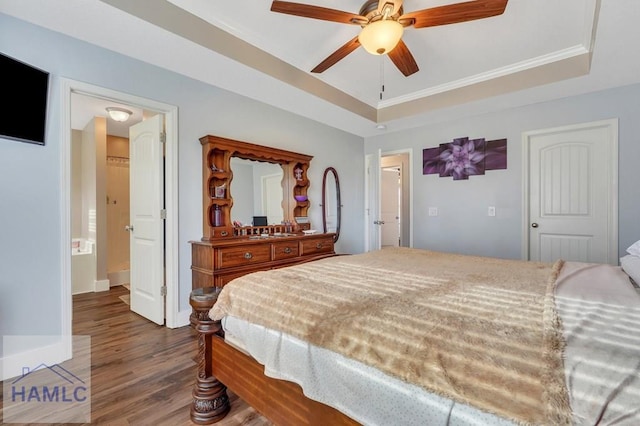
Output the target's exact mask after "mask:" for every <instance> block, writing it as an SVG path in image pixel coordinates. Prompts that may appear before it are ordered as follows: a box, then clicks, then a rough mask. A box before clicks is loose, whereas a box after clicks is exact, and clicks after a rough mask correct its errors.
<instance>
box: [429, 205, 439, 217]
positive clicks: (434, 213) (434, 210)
mask: <svg viewBox="0 0 640 426" xmlns="http://www.w3.org/2000/svg"><path fill="white" fill-rule="evenodd" d="M429 216H438V208H437V207H429Z"/></svg>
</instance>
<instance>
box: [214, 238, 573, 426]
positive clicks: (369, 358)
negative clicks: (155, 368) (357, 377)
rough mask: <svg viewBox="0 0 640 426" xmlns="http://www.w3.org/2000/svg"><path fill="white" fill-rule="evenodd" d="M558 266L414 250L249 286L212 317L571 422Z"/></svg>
mask: <svg viewBox="0 0 640 426" xmlns="http://www.w3.org/2000/svg"><path fill="white" fill-rule="evenodd" d="M561 267H562V262H557V263H556V264H553V265H552V264H546V263H535V262H524V261H516V260H503V259H493V258H483V257H474V256H463V255H452V254H444V253H438V252H431V251H426V250H416V249H407V248H398V249H384V250H380V251H377V252H371V253H366V254H361V255H353V256H339V257H334V258H330V259H325V260H321V261H316V262H312V263H307V264H302V265H296V266H293V267H289V268H284V269H280V270H274V271H264V272H257V273H254V274H250V275H247V276H244V277H241V278H238V279H236V280H234V281H232V282H231V283H229V284H227V285H226V286H225V288H224V289H223V291H222V293H221V294H220V297H219V298H218V302H217V303H216V305H215V306H214V307H213V309H212V310H211V313H210V316H211V317H212V318H214V319H221V318H222V317H224V316H225V315H232V316H236V317H238V318H241V319H244V320H247V321H250V322H254V323H257V324H260V325H263V326H265V327H269V328H272V329H275V330H280V331H282V332H285V333H288V334H290V335H292V336H295V337H297V338H300V339H302V340H306V341H308V342H310V343H312V344H314V345H317V346H320V347H324V348H327V349H330V350H332V351H334V352H337V353H340V354H342V355H345V356H348V357H351V358H354V359H356V360H358V361H360V362H363V363H365V364H368V365H371V366H373V367H376V368H378V369H380V370H382V371H384V372H385V373H387V374H390V375H393V376H395V377H398V378H400V379H402V380H405V381H407V382H409V383H413V384H415V385H418V386H421V387H423V388H425V389H427V390H428V391H430V392H434V393H437V394H439V395H442V396H445V397H448V398H451V399H453V400H455V401H458V402H462V403H466V404H469V405H472V406H475V407H478V408H480V409H482V410H485V411H487V412H491V413H494V414H497V415H499V416H502V417H505V418H507V419H510V420H513V421H515V422H517V423H521V424H554V425H560V424H570V423H571V411H570V408H569V403H568V397H567V392H566V386H565V381H564V370H563V364H562V350H563V347H564V343H563V339H562V330H561V326H560V322H559V319H558V317H557V314H556V311H555V307H554V300H553V290H554V286H555V281H556V277H557V274H558V272H559V270H560V268H561Z"/></svg>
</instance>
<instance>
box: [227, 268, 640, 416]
mask: <svg viewBox="0 0 640 426" xmlns="http://www.w3.org/2000/svg"><path fill="white" fill-rule="evenodd" d="M555 296H556V307H557V310H558V314H559V316H560V318H561V320H562V323H563V335H564V338H565V341H566V347H565V368H564V371H565V376H566V383H567V387H568V392H569V399H570V403H571V408H572V411H573V423H574V424H595V423H598V422H600V423H601V424H613V423H616V424H629V425H631V424H640V407H639V404H638V402H637V401H640V326H639V324H640V297H639V296H638V294H637V293H636V292H635V291H634V289H633V287H632V286H631V284H630V282H629V279H628V277H627V275H626V274H624V272H623V271H621V270H620V268H618V267H613V266H609V265H593V264H584V263H576V262H567V263H566V264H565V266H564V267H563V269H562V271H561V273H560V276H559V277H558V284H557V286H556V295H555ZM223 327H224V328H225V332H226V339H227V341H228V342H230V343H231V344H233V345H235V346H237V347H240V348H241V349H242V350H244V351H245V352H247V353H248V354H250V355H251V356H253V357H254V358H255V359H256V360H257V361H258V362H260V363H261V364H263V365H264V366H265V374H267V375H268V376H271V377H274V378H279V379H284V380H289V381H292V382H295V383H298V384H299V385H301V387H302V388H303V390H304V393H305V395H307V396H308V397H309V398H312V399H314V400H317V401H320V402H323V403H325V404H327V405H330V406H332V407H334V408H336V409H338V410H340V411H342V412H343V413H345V414H347V415H348V416H350V417H351V418H353V419H355V420H357V421H359V422H360V423H362V424H366V425H389V424H403V425H411V424H416V425H418V424H419V425H424V424H429V425H510V424H513V423H511V422H510V421H509V420H506V419H504V418H502V417H499V416H496V415H493V414H489V413H486V412H484V411H481V410H479V409H477V408H474V407H471V406H469V405H466V404H463V403H460V402H454V401H452V400H450V399H448V398H445V397H442V396H439V395H436V394H434V393H430V392H428V391H426V390H425V389H424V388H422V387H418V386H415V385H412V384H410V383H407V382H405V381H403V380H399V379H398V378H396V377H392V376H389V375H387V374H384V373H382V372H380V371H379V370H377V369H375V368H372V367H370V366H368V365H365V364H363V363H360V362H357V361H354V360H352V359H349V358H346V357H344V356H342V355H339V354H337V353H335V352H332V351H329V350H327V349H323V348H320V347H317V346H314V345H312V344H308V343H306V342H303V341H301V340H300V339H297V338H295V337H293V336H290V335H287V334H286V333H282V332H280V331H277V330H273V329H269V328H266V327H263V326H260V325H255V324H251V323H249V322H247V321H244V320H241V319H239V318H236V317H233V316H226V317H225V318H224V319H223Z"/></svg>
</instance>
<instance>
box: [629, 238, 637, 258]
mask: <svg viewBox="0 0 640 426" xmlns="http://www.w3.org/2000/svg"><path fill="white" fill-rule="evenodd" d="M627 253H629V254H631V255H633V256H640V240H638V241H636V242H635V243H633V244H631V246H630V247H629V248H628V249H627Z"/></svg>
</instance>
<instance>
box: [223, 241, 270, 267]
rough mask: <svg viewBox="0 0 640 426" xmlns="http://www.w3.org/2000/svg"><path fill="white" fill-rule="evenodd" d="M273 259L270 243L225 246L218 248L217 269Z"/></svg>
mask: <svg viewBox="0 0 640 426" xmlns="http://www.w3.org/2000/svg"><path fill="white" fill-rule="evenodd" d="M270 260H271V247H270V245H269V244H261V245H250V246H244V247H224V248H220V249H218V250H217V256H216V259H215V264H216V265H215V269H222V268H233V267H235V266H243V265H251V264H253V263H260V262H268V261H270Z"/></svg>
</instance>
